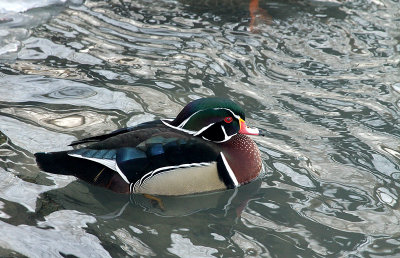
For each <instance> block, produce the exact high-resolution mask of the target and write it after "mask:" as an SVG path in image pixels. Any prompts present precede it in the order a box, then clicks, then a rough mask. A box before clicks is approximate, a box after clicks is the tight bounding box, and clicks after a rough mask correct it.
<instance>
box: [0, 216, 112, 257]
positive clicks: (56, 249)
mask: <svg viewBox="0 0 400 258" xmlns="http://www.w3.org/2000/svg"><path fill="white" fill-rule="evenodd" d="M94 222H96V219H95V218H94V217H92V216H88V215H84V214H81V213H79V212H76V211H69V210H64V211H57V212H54V213H52V214H50V215H48V216H46V217H45V221H42V222H38V225H37V226H29V225H24V224H21V225H18V226H14V225H11V224H8V223H5V222H3V221H0V230H1V232H2V234H1V235H0V242H1V245H2V247H7V248H10V249H12V250H16V251H17V252H18V253H20V254H23V255H26V256H29V257H60V256H61V255H60V254H68V255H73V256H76V257H93V256H96V257H111V256H110V254H109V253H108V252H107V251H106V250H105V249H104V248H103V247H102V246H101V243H100V240H99V239H98V238H97V237H95V236H94V235H92V234H88V233H86V231H85V229H84V228H86V227H87V224H88V223H94ZM60 234H62V236H63V237H60ZM43 243H45V244H43Z"/></svg>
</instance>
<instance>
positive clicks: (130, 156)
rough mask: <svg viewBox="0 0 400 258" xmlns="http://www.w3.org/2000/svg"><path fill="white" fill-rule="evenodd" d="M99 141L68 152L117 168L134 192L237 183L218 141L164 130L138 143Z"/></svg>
mask: <svg viewBox="0 0 400 258" xmlns="http://www.w3.org/2000/svg"><path fill="white" fill-rule="evenodd" d="M128 134H129V133H128ZM128 134H126V135H128ZM126 135H124V137H123V138H125V137H126ZM119 138H120V137H119ZM110 139H111V138H110ZM114 140H115V139H114ZM119 140H121V139H118V141H119ZM124 140H126V139H124ZM99 145H100V143H99V144H97V146H95V147H96V149H93V148H90V147H89V148H83V149H78V150H73V151H70V152H68V155H69V156H72V157H76V158H81V159H86V160H91V161H94V162H96V163H100V164H102V165H104V166H106V167H108V168H110V169H112V170H114V171H116V172H117V173H118V174H119V175H120V176H121V178H122V179H123V180H124V181H125V182H126V183H128V184H129V185H130V190H131V192H140V193H148V194H162V195H181V194H190V193H195V192H204V191H212V190H217V189H226V188H231V187H232V186H233V182H232V179H231V177H230V175H229V171H228V170H229V169H230V168H229V165H228V167H227V166H226V161H224V158H223V154H222V156H221V153H220V152H219V149H218V148H217V147H216V146H215V145H214V144H212V143H208V142H204V141H203V140H201V139H198V138H196V137H191V136H186V135H182V134H180V133H174V132H160V133H159V134H156V135H153V136H152V137H150V138H148V139H146V140H145V141H143V142H141V143H140V144H138V145H136V146H127V145H125V146H123V147H118V148H112V149H110V148H106V149H99ZM106 145H107V146H110V144H107V143H106Z"/></svg>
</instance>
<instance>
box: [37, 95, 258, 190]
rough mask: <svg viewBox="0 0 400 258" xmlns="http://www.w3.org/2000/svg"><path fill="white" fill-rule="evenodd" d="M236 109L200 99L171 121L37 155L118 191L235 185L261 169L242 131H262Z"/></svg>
mask: <svg viewBox="0 0 400 258" xmlns="http://www.w3.org/2000/svg"><path fill="white" fill-rule="evenodd" d="M237 108H238V106H236V105H235V104H234V103H233V102H231V101H227V100H222V99H217V98H209V99H200V100H196V101H194V102H191V103H190V104H189V105H187V106H186V107H185V109H183V110H182V112H181V113H180V114H179V115H178V116H177V118H176V119H175V120H173V121H167V120H158V121H152V122H147V123H143V124H140V125H137V126H135V127H130V128H125V129H120V130H118V131H115V132H112V133H110V134H107V135H102V136H96V137H91V138H87V139H83V140H80V141H77V142H74V143H72V144H71V145H78V144H89V143H91V144H90V145H88V146H86V147H83V148H79V149H76V150H71V151H64V152H53V153H36V154H35V156H36V159H37V163H38V164H39V166H40V167H41V169H43V170H44V171H47V172H51V173H56V174H67V175H74V176H76V177H78V178H80V179H82V180H85V181H87V182H90V183H93V184H95V185H99V186H104V187H106V188H109V189H111V190H113V191H115V192H122V193H146V194H152V195H185V194H192V193H199V192H208V191H215V190H222V189H228V188H234V187H237V186H239V185H241V184H245V183H248V182H250V181H251V180H253V179H255V178H256V177H257V176H258V175H259V173H260V171H261V168H262V162H261V157H260V152H259V150H258V148H257V146H256V145H255V143H254V142H253V141H252V140H251V139H250V138H249V137H247V136H246V135H244V134H242V133H243V132H247V134H258V130H257V131H255V130H254V129H250V128H247V127H245V124H244V120H243V119H242V118H241V117H243V118H244V114H243V112H242V111H241V110H240V109H238V110H236V109H237ZM239 113H240V114H239ZM221 119H222V121H221ZM236 123H237V124H236ZM241 123H242V124H243V125H242V124H241ZM239 131H241V132H242V133H239Z"/></svg>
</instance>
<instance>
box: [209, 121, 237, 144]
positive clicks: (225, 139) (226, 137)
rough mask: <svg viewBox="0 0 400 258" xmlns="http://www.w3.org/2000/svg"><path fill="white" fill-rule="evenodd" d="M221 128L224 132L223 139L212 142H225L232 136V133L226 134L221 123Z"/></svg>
mask: <svg viewBox="0 0 400 258" xmlns="http://www.w3.org/2000/svg"><path fill="white" fill-rule="evenodd" d="M221 129H222V132H223V133H224V139H223V140H222V141H214V142H226V141H227V140H229V139H230V138H232V136H234V134H233V135H227V134H226V131H225V127H224V126H223V125H221Z"/></svg>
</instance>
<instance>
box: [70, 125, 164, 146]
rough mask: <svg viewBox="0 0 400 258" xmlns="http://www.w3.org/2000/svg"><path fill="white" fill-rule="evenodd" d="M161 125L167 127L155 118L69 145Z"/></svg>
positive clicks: (72, 144)
mask: <svg viewBox="0 0 400 258" xmlns="http://www.w3.org/2000/svg"><path fill="white" fill-rule="evenodd" d="M159 127H165V124H164V123H163V122H161V120H155V121H150V122H145V123H141V124H138V125H135V126H131V127H126V128H121V129H118V130H115V131H113V132H111V133H108V134H103V135H97V136H93V137H88V138H84V139H81V140H77V141H73V142H72V143H71V144H69V146H75V145H79V144H82V143H93V142H101V141H104V140H106V139H108V138H111V137H114V136H117V135H121V134H125V133H128V132H133V131H137V130H142V129H150V128H154V129H156V128H159Z"/></svg>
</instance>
